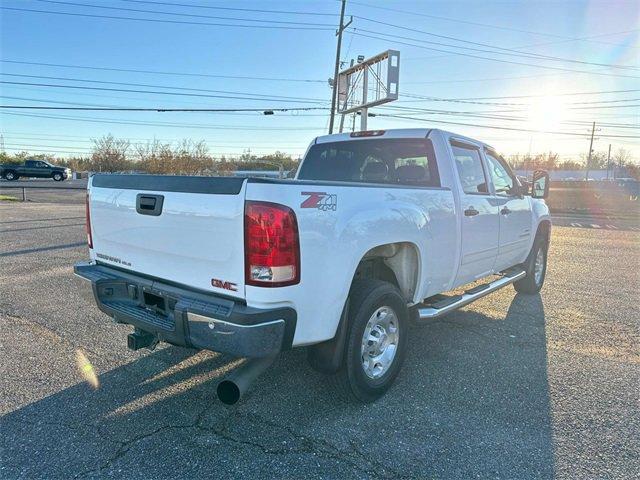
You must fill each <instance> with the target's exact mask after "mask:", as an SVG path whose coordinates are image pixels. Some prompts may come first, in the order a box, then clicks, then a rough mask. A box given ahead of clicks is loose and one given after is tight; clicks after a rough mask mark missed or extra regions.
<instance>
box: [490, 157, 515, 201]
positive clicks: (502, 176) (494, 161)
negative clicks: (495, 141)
mask: <svg viewBox="0 0 640 480" xmlns="http://www.w3.org/2000/svg"><path fill="white" fill-rule="evenodd" d="M485 156H486V157H487V167H488V169H489V175H491V181H492V182H493V187H494V188H495V190H496V195H500V196H507V195H510V194H511V192H512V191H513V187H514V185H515V180H514V178H513V176H512V175H511V173H510V172H509V171H508V170H507V168H508V167H506V165H504V164H503V161H502V160H501V159H500V158H499V157H498V155H496V154H495V153H492V152H490V151H485Z"/></svg>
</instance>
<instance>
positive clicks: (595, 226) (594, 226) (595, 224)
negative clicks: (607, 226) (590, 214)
mask: <svg viewBox="0 0 640 480" xmlns="http://www.w3.org/2000/svg"><path fill="white" fill-rule="evenodd" d="M591 228H602V227H600V225H598V224H597V223H592V224H591Z"/></svg>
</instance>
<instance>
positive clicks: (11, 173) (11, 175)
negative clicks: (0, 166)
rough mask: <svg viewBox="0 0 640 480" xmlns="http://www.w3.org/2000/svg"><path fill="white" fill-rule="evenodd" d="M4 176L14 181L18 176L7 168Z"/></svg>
mask: <svg viewBox="0 0 640 480" xmlns="http://www.w3.org/2000/svg"><path fill="white" fill-rule="evenodd" d="M4 178H6V179H7V180H9V181H10V182H14V181H16V180H18V179H19V178H20V176H19V175H18V174H17V173H16V172H14V171H11V170H9V171H8V172H5V173H4Z"/></svg>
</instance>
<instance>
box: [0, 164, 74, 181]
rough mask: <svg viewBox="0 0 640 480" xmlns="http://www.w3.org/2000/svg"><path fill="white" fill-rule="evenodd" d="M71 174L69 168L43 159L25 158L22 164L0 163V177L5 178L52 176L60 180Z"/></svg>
mask: <svg viewBox="0 0 640 480" xmlns="http://www.w3.org/2000/svg"><path fill="white" fill-rule="evenodd" d="M70 176H71V170H70V169H68V168H65V167H57V166H55V165H51V164H50V163H49V162H45V161H44V160H26V161H25V162H24V164H23V165H0V177H1V178H6V179H7V180H18V179H19V178H20V177H27V178H53V179H54V180H55V181H56V182H61V181H62V180H65V179H67V178H68V177H70Z"/></svg>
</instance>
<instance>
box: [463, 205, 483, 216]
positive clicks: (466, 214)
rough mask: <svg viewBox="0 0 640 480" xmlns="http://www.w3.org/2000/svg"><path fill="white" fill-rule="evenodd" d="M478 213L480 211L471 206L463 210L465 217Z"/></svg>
mask: <svg viewBox="0 0 640 480" xmlns="http://www.w3.org/2000/svg"><path fill="white" fill-rule="evenodd" d="M479 214H480V212H479V211H478V210H476V209H475V208H473V207H469V208H467V209H466V210H465V211H464V216H465V217H475V216H476V215H479Z"/></svg>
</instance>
